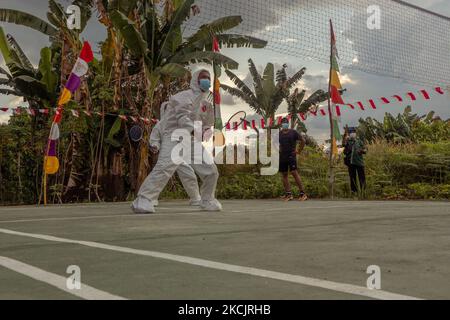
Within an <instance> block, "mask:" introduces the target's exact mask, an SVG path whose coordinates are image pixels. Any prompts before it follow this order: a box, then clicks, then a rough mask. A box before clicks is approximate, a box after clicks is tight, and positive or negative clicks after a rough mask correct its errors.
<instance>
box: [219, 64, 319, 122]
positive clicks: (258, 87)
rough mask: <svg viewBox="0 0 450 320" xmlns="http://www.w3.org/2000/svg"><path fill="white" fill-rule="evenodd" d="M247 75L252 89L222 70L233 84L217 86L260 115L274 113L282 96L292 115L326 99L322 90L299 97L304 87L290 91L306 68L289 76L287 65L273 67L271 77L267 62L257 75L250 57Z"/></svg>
mask: <svg viewBox="0 0 450 320" xmlns="http://www.w3.org/2000/svg"><path fill="white" fill-rule="evenodd" d="M248 63H249V71H250V75H251V76H252V79H253V87H254V91H252V90H251V89H250V88H249V86H247V85H246V84H245V83H244V81H243V80H241V79H239V77H237V76H236V75H235V74H234V73H233V72H231V71H229V70H226V71H225V72H226V74H227V75H228V77H229V78H230V79H231V81H233V83H234V84H235V85H236V87H237V88H234V87H230V86H227V85H225V84H222V85H221V87H222V88H223V89H224V90H225V91H227V92H228V93H230V94H231V95H233V96H235V97H238V98H240V99H242V100H244V101H245V102H246V103H248V105H249V106H250V107H251V108H252V109H253V110H254V111H255V112H256V113H257V114H259V115H261V116H262V117H264V118H269V117H274V116H275V113H276V111H277V110H278V108H279V106H280V105H281V103H282V102H283V101H284V100H286V102H287V103H288V107H289V112H290V113H291V115H293V116H294V117H296V116H297V114H298V113H299V112H305V113H306V112H307V111H308V110H309V108H311V107H312V106H315V105H316V104H318V103H320V102H323V101H325V100H327V99H328V94H327V93H325V92H324V91H323V90H318V91H316V92H314V93H313V94H312V95H311V96H310V97H309V98H308V99H306V100H305V101H303V99H304V97H305V91H301V92H299V91H298V89H296V90H295V91H294V93H292V94H290V90H291V89H292V88H293V87H294V86H295V85H296V84H297V83H298V82H299V81H300V80H301V79H302V77H303V75H304V74H305V71H306V68H302V69H300V70H299V71H297V72H296V73H295V74H294V75H293V76H291V77H288V76H287V72H286V69H287V65H286V64H285V65H283V67H282V68H281V69H280V70H278V71H277V75H276V79H275V71H274V65H273V64H272V63H268V64H267V65H266V68H265V69H264V73H263V75H260V74H259V72H258V71H257V69H256V66H255V64H254V63H253V61H252V59H249V60H248Z"/></svg>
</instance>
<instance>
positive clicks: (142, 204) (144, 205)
mask: <svg viewBox="0 0 450 320" xmlns="http://www.w3.org/2000/svg"><path fill="white" fill-rule="evenodd" d="M131 209H133V211H134V213H153V212H155V208H154V206H153V203H152V202H151V201H150V200H148V199H147V198H144V197H137V198H136V200H134V201H133V203H132V204H131Z"/></svg>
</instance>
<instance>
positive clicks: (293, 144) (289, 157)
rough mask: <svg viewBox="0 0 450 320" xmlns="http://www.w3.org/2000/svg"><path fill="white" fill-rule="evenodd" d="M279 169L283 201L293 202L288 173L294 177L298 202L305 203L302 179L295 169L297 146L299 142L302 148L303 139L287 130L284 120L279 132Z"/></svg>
mask: <svg viewBox="0 0 450 320" xmlns="http://www.w3.org/2000/svg"><path fill="white" fill-rule="evenodd" d="M279 142H280V167H279V171H280V172H281V175H282V181H283V187H284V192H285V194H284V195H283V196H282V197H281V198H282V199H283V200H284V201H291V200H294V195H293V193H292V189H291V184H290V182H289V172H290V173H291V174H292V176H293V177H294V180H295V183H296V184H297V187H298V189H299V191H300V195H299V198H298V200H300V201H306V200H308V196H307V195H306V193H305V188H304V187H303V183H302V179H301V178H300V174H299V172H298V169H297V153H298V152H297V146H298V143H299V142H300V143H301V145H303V146H304V144H305V141H304V139H303V137H302V136H301V135H300V134H299V133H298V132H297V131H296V130H294V129H290V128H289V120H288V119H286V118H284V119H283V120H282V121H281V130H280V137H279Z"/></svg>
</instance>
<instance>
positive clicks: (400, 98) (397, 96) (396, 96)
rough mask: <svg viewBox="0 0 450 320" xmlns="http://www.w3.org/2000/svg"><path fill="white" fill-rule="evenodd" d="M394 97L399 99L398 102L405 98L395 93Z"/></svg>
mask: <svg viewBox="0 0 450 320" xmlns="http://www.w3.org/2000/svg"><path fill="white" fill-rule="evenodd" d="M394 98H395V99H397V100H398V102H403V98H402V97H400V96H399V95H395V96H394Z"/></svg>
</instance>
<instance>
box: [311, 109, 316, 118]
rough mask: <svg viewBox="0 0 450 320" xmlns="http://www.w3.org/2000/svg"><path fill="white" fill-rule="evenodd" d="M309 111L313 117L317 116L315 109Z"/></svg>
mask: <svg viewBox="0 0 450 320" xmlns="http://www.w3.org/2000/svg"><path fill="white" fill-rule="evenodd" d="M309 113H311V114H312V115H313V116H314V117H317V111H313V110H310V111H309Z"/></svg>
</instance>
